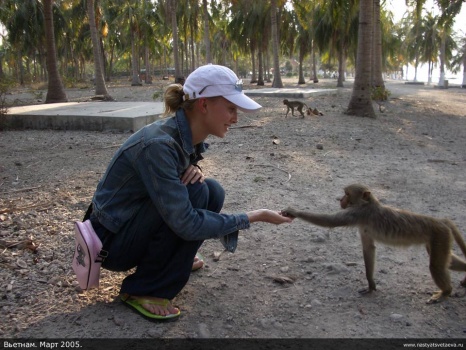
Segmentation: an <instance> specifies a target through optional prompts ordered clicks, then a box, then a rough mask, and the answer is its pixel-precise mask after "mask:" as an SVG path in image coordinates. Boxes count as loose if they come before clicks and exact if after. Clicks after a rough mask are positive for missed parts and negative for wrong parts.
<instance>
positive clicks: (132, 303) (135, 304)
mask: <svg viewBox="0 0 466 350" xmlns="http://www.w3.org/2000/svg"><path fill="white" fill-rule="evenodd" d="M121 301H122V302H123V304H124V305H126V306H127V307H129V308H131V310H133V311H135V312H137V313H138V314H139V315H141V316H142V317H144V318H145V319H147V320H149V321H152V322H158V321H174V320H176V319H177V318H178V317H179V316H180V314H181V311H180V310H178V312H177V313H176V314H169V315H166V316H162V315H156V314H153V313H152V312H150V311H148V310H146V309H144V307H143V306H142V304H152V305H160V306H163V307H167V306H168V305H170V300H168V299H160V300H152V299H131V297H130V296H129V295H122V296H121Z"/></svg>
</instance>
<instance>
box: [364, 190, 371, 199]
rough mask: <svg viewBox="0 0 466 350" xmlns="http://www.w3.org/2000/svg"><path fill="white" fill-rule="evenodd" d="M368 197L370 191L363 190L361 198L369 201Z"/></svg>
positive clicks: (369, 196)
mask: <svg viewBox="0 0 466 350" xmlns="http://www.w3.org/2000/svg"><path fill="white" fill-rule="evenodd" d="M370 198H371V192H370V191H364V192H363V194H362V199H364V200H365V201H369V199H370Z"/></svg>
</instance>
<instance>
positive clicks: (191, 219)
mask: <svg viewBox="0 0 466 350" xmlns="http://www.w3.org/2000/svg"><path fill="white" fill-rule="evenodd" d="M205 149H206V145H205V144H204V143H200V144H198V145H195V146H193V144H192V135H191V129H190V126H189V123H188V121H187V119H186V115H185V113H184V111H183V110H182V109H180V110H178V111H177V112H176V115H175V116H173V117H170V118H166V119H163V120H159V121H156V122H154V123H152V124H150V125H147V126H145V127H144V128H142V129H140V130H139V131H137V132H136V133H134V134H133V135H131V136H130V137H129V138H128V140H126V142H125V143H124V144H123V145H122V146H121V147H120V149H119V150H118V151H117V153H116V154H115V155H114V157H113V159H112V160H111V162H110V164H109V166H108V168H107V171H106V172H105V174H104V176H103V177H102V179H101V180H100V182H99V184H98V185H97V190H96V192H95V195H94V198H93V207H94V209H93V215H95V216H96V217H97V218H98V219H99V222H100V223H101V224H102V225H103V226H105V227H106V228H107V229H108V230H110V231H111V232H114V233H118V232H120V230H121V229H122V227H124V225H125V223H126V222H128V221H129V220H130V219H131V218H132V217H133V215H134V214H135V213H136V212H138V210H139V209H140V207H141V205H142V203H143V202H144V200H145V199H147V198H148V197H150V198H151V200H152V202H153V203H154V205H155V207H156V209H157V211H158V212H159V213H160V215H161V216H162V218H163V220H164V221H165V222H166V223H167V224H168V226H169V227H170V228H171V229H172V230H173V232H175V233H176V234H177V235H178V236H179V237H181V238H182V239H185V240H205V239H209V238H219V239H220V241H221V242H222V244H223V245H224V247H225V249H227V250H229V251H231V252H234V251H235V249H236V245H237V241H238V230H243V229H247V228H249V220H248V217H247V215H246V214H244V213H242V214H218V213H215V212H211V211H208V210H204V209H196V208H193V207H192V206H191V202H190V201H189V197H188V191H187V189H186V185H184V184H183V183H182V182H181V179H180V178H181V175H182V174H183V173H184V171H185V170H186V169H187V168H188V166H189V165H190V164H196V163H197V162H198V161H199V160H201V159H202V155H201V153H203V152H204V151H205Z"/></svg>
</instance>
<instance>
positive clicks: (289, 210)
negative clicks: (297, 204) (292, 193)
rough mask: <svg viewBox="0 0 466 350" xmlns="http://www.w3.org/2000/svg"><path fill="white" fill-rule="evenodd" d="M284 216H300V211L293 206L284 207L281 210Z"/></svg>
mask: <svg viewBox="0 0 466 350" xmlns="http://www.w3.org/2000/svg"><path fill="white" fill-rule="evenodd" d="M280 213H281V214H282V215H283V216H286V217H288V218H297V217H298V211H297V210H295V209H293V208H290V207H288V208H286V209H283V210H282V211H281V212H280Z"/></svg>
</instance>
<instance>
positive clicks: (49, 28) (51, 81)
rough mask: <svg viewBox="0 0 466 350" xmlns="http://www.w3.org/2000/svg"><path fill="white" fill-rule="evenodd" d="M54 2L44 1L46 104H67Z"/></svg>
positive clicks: (51, 0) (50, 0)
mask: <svg viewBox="0 0 466 350" xmlns="http://www.w3.org/2000/svg"><path fill="white" fill-rule="evenodd" d="M52 8H53V0H44V21H45V37H46V46H47V73H48V87H47V97H46V98H45V103H57V102H67V101H68V98H67V97H66V93H65V88H64V87H63V82H62V81H61V78H60V73H59V72H58V66H57V51H56V47H55V34H54V31H53V12H52Z"/></svg>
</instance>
